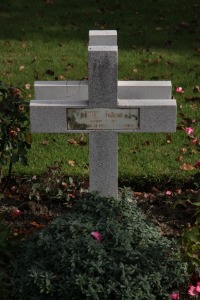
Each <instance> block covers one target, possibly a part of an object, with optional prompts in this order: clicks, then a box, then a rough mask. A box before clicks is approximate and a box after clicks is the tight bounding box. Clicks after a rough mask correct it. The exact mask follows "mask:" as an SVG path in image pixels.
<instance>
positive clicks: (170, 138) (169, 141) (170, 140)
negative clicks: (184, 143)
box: [166, 134, 172, 144]
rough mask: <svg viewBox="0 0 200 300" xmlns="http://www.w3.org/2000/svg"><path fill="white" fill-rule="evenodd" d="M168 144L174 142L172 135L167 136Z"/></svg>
mask: <svg viewBox="0 0 200 300" xmlns="http://www.w3.org/2000/svg"><path fill="white" fill-rule="evenodd" d="M166 142H167V144H170V143H171V142H172V136H171V134H167V135H166Z"/></svg>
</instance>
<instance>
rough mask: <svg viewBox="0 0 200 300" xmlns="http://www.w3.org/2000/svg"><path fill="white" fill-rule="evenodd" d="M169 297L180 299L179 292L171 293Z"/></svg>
mask: <svg viewBox="0 0 200 300" xmlns="http://www.w3.org/2000/svg"><path fill="white" fill-rule="evenodd" d="M170 297H171V299H174V300H178V299H180V298H179V292H177V293H173V294H171V296H170Z"/></svg>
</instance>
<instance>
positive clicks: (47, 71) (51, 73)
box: [46, 69, 54, 76]
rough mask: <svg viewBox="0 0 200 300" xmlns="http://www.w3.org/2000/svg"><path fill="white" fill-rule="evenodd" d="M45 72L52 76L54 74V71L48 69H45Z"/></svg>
mask: <svg viewBox="0 0 200 300" xmlns="http://www.w3.org/2000/svg"><path fill="white" fill-rule="evenodd" d="M46 74H47V75H50V76H53V75H54V71H52V70H49V69H48V70H46Z"/></svg>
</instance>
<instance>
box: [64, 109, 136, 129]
mask: <svg viewBox="0 0 200 300" xmlns="http://www.w3.org/2000/svg"><path fill="white" fill-rule="evenodd" d="M67 129H69V130H125V131H126V130H127V131H128V130H136V129H139V108H121V109H119V108H118V109H113V108H94V109H93V108H88V109H84V108H68V109H67Z"/></svg>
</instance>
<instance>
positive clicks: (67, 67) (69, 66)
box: [66, 64, 74, 70]
mask: <svg viewBox="0 0 200 300" xmlns="http://www.w3.org/2000/svg"><path fill="white" fill-rule="evenodd" d="M73 67H74V65H73V64H67V66H66V70H69V69H71V68H73Z"/></svg>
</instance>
